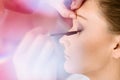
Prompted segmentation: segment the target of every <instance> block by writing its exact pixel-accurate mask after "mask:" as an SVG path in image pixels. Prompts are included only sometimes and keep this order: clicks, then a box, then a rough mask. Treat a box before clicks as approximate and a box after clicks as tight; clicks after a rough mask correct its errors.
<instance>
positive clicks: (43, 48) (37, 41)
mask: <svg viewBox="0 0 120 80" xmlns="http://www.w3.org/2000/svg"><path fill="white" fill-rule="evenodd" d="M39 32H40V30H39V29H34V30H32V31H30V32H28V33H27V34H26V35H25V37H24V39H23V40H22V42H21V43H20V45H19V46H18V48H17V50H16V52H15V55H14V57H13V63H14V65H15V69H16V74H17V78H18V79H17V80H56V79H55V78H56V61H57V60H55V59H56V58H55V56H54V52H53V51H54V44H53V43H52V41H50V39H49V38H48V36H45V35H42V34H40V33H39Z"/></svg>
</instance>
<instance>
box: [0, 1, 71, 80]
mask: <svg viewBox="0 0 120 80" xmlns="http://www.w3.org/2000/svg"><path fill="white" fill-rule="evenodd" d="M3 4H4V7H5V11H4V15H3V17H2V23H0V80H17V78H16V74H15V69H14V66H13V63H12V60H11V57H12V55H13V53H14V51H15V49H16V47H17V46H18V45H19V43H20V41H21V40H22V38H23V36H24V35H25V33H26V32H28V31H30V30H31V29H33V28H35V27H40V26H44V27H43V28H44V29H50V28H53V30H56V31H61V30H62V28H61V27H59V26H62V27H64V24H67V26H71V25H72V24H71V20H69V19H64V18H62V17H61V16H60V15H59V14H58V13H57V11H56V10H55V9H54V8H52V7H50V5H47V4H46V3H44V2H42V1H41V2H40V0H3ZM48 13H49V14H48ZM59 18H60V20H61V21H62V22H60V24H59V26H57V28H56V27H54V26H56V23H55V22H56V21H58V20H59ZM63 22H64V23H63ZM46 31H49V30H46Z"/></svg>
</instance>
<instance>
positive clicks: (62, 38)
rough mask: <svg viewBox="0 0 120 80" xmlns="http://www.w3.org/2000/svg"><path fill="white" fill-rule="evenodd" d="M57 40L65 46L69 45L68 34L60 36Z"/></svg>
mask: <svg viewBox="0 0 120 80" xmlns="http://www.w3.org/2000/svg"><path fill="white" fill-rule="evenodd" d="M59 42H60V43H61V44H62V45H63V46H64V47H65V46H66V47H68V46H70V41H69V40H68V36H66V35H65V36H63V37H61V38H60V40H59Z"/></svg>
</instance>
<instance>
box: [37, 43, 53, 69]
mask: <svg viewBox="0 0 120 80" xmlns="http://www.w3.org/2000/svg"><path fill="white" fill-rule="evenodd" d="M39 53H40V54H39V56H38V57H37V59H36V62H35V67H39V68H40V67H44V66H45V65H46V63H47V62H48V60H49V59H51V58H52V55H53V54H54V45H53V44H52V43H51V42H50V41H48V42H47V43H46V45H45V46H44V47H43V49H42V51H40V52H39Z"/></svg>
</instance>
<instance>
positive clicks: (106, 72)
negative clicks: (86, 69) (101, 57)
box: [85, 60, 120, 80]
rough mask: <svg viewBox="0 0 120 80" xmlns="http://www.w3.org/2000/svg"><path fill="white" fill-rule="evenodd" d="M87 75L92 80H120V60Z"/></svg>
mask: <svg viewBox="0 0 120 80" xmlns="http://www.w3.org/2000/svg"><path fill="white" fill-rule="evenodd" d="M85 75H86V76H88V77H89V78H90V80H120V60H113V61H111V62H110V63H108V64H106V66H105V67H103V68H101V69H99V70H98V71H94V72H92V73H88V74H85Z"/></svg>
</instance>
